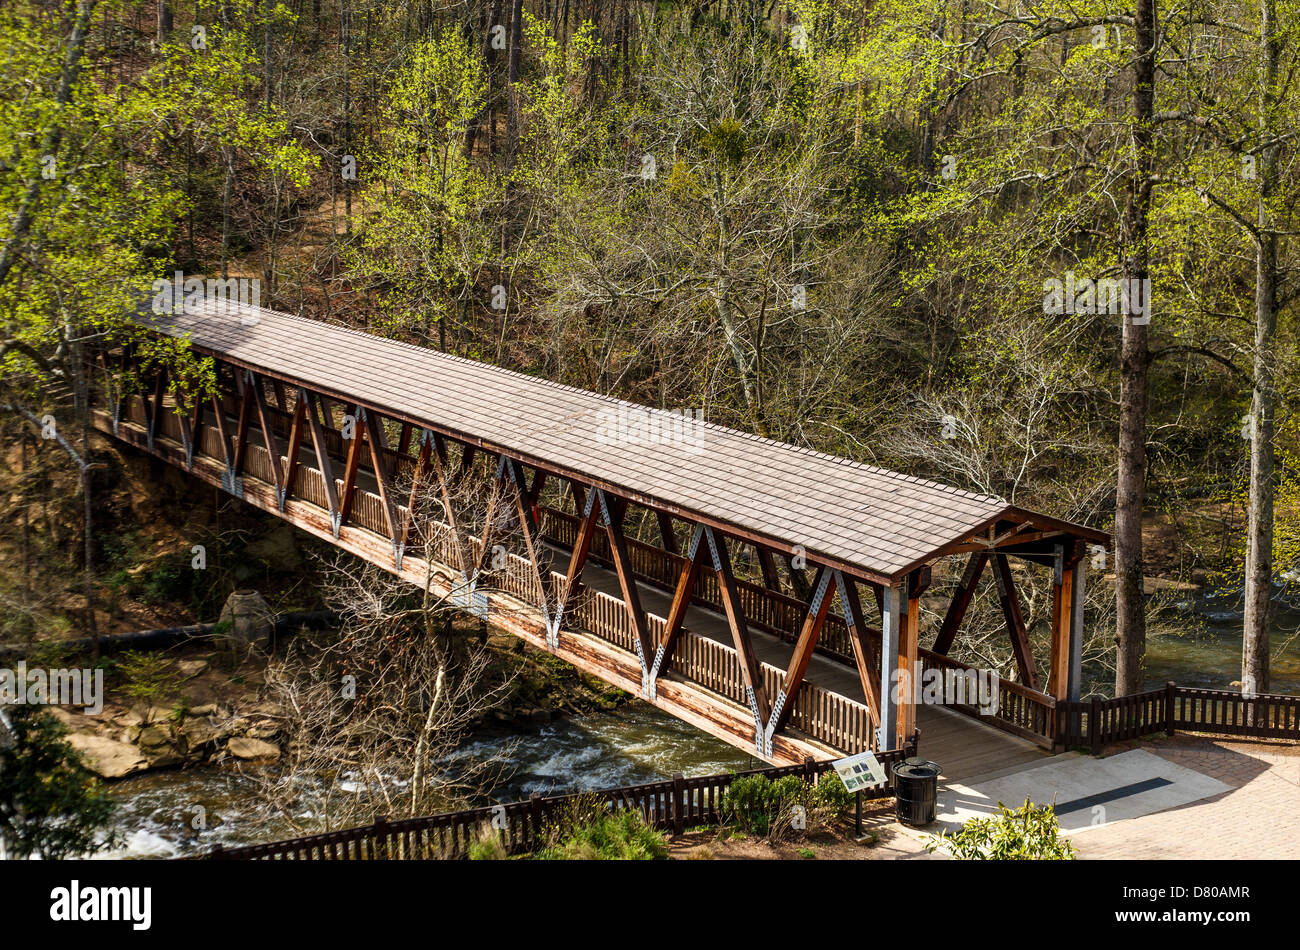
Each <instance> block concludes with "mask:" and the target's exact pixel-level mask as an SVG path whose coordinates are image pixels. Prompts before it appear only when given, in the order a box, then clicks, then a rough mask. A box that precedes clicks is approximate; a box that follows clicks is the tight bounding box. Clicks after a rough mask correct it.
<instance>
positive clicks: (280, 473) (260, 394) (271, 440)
mask: <svg viewBox="0 0 1300 950" xmlns="http://www.w3.org/2000/svg"><path fill="white" fill-rule="evenodd" d="M247 385H248V386H249V387H250V388H251V390H252V394H253V403H254V405H255V406H256V408H257V424H258V425H259V426H261V428H262V442H263V443H264V444H265V446H266V454H267V455H268V456H270V459H271V478H272V479H273V480H274V482H275V493H276V496H277V498H278V500H279V502H280V510H281V511H283V510H284V500H285V496H286V494H287V493H288V487H287V486H286V485H285V480H284V470H283V469H282V468H281V467H280V444H279V442H278V441H277V439H276V437H275V430H274V429H273V428H271V414H270V412H268V411H267V407H266V393H265V392H264V391H263V390H262V380H261V379H260V378H259V377H257V376H253V377H251V378H250V379H249V380H248V381H247Z"/></svg>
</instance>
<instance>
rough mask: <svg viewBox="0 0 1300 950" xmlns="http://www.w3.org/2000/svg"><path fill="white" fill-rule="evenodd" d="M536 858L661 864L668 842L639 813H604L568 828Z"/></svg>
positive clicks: (631, 811)
mask: <svg viewBox="0 0 1300 950" xmlns="http://www.w3.org/2000/svg"><path fill="white" fill-rule="evenodd" d="M537 857H538V858H540V859H542V860H548V861H662V860H664V859H665V858H667V857H668V840H667V838H665V837H664V835H662V834H661V833H659V832H658V831H655V830H654V829H653V828H651V827H650V826H649V825H647V824H646V823H645V820H644V819H643V818H642V817H641V813H640V812H639V811H635V810H633V809H625V810H622V811H616V812H605V813H603V814H598V815H595V816H592V817H590V818H588V819H587V820H586V821H583V822H581V823H579V824H577V825H574V826H571V827H569V828H568V829H567V830H565V831H564V832H563V833H562V834H561V835H560V836H559V838H558V840H557V841H556V842H555V843H554V844H553V845H551V846H550V847H548V848H546V849H544V850H542V851H540V852H538V854H537Z"/></svg>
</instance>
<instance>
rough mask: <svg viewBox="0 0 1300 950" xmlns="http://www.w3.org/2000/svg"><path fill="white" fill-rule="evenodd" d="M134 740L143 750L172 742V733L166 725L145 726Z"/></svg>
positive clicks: (159, 747) (157, 747)
mask: <svg viewBox="0 0 1300 950" xmlns="http://www.w3.org/2000/svg"><path fill="white" fill-rule="evenodd" d="M135 741H136V743H137V744H138V745H139V746H140V748H141V749H143V750H145V751H148V750H150V749H161V748H164V747H165V746H170V745H171V744H172V733H171V730H170V729H168V728H167V727H166V726H161V725H153V726H145V727H144V728H143V729H141V730H140V735H139V736H137V737H136V740H135Z"/></svg>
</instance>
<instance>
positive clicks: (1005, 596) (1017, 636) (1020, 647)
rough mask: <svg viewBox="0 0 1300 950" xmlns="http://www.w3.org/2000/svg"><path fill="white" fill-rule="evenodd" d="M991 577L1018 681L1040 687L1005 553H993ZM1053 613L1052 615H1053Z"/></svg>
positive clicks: (1036, 667) (1018, 598)
mask: <svg viewBox="0 0 1300 950" xmlns="http://www.w3.org/2000/svg"><path fill="white" fill-rule="evenodd" d="M993 577H994V579H995V580H996V581H997V582H998V600H1000V601H1001V602H1002V616H1003V617H1004V618H1005V619H1006V622H1007V634H1008V636H1010V638H1011V652H1012V653H1013V654H1014V655H1015V658H1016V669H1017V670H1018V671H1019V673H1020V682H1022V683H1024V684H1025V685H1026V686H1028V687H1029V688H1030V689H1041V687H1040V686H1039V685H1038V666H1037V664H1035V662H1034V651H1033V647H1032V646H1031V645H1030V643H1029V634H1028V632H1027V631H1026V630H1025V618H1024V616H1023V615H1022V614H1021V612H1020V597H1019V595H1018V594H1017V593H1016V585H1015V582H1014V581H1013V579H1012V577H1011V567H1010V565H1008V564H1007V556H1006V555H1005V554H994V555H993ZM1055 616H1056V615H1055V613H1053V617H1055Z"/></svg>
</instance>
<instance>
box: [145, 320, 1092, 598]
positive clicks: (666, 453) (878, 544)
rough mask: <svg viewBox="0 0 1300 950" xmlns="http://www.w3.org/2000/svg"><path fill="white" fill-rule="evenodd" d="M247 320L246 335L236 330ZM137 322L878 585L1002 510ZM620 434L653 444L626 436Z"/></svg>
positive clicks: (518, 376) (725, 444)
mask: <svg viewBox="0 0 1300 950" xmlns="http://www.w3.org/2000/svg"><path fill="white" fill-rule="evenodd" d="M254 312H255V313H256V314H257V317H258V319H257V322H256V323H255V324H254V325H246V324H245V323H243V322H242V321H241V314H248V313H254ZM143 319H144V320H145V321H146V322H149V323H151V324H152V325H154V326H156V327H158V329H160V330H162V331H163V332H165V333H168V334H170V335H174V336H188V337H189V338H190V340H191V343H192V344H193V345H194V346H195V347H196V348H197V349H198V350H200V351H203V352H207V353H210V354H213V355H217V356H221V357H224V358H227V359H230V360H231V361H233V362H235V363H238V364H241V365H245V366H248V367H250V368H252V369H254V370H258V371H263V372H266V373H268V374H270V375H272V376H280V377H283V378H286V379H288V380H292V381H296V382H301V383H302V384H303V385H305V386H307V387H308V388H314V389H318V390H321V391H324V392H326V393H331V394H335V395H338V396H345V397H348V398H349V399H351V400H355V401H357V402H359V403H361V404H362V405H367V406H370V407H372V408H375V409H378V410H381V411H386V412H388V413H392V414H396V415H398V416H401V417H405V418H407V419H410V420H411V421H414V422H419V423H427V424H429V425H431V426H433V427H435V428H439V429H443V430H446V431H448V432H450V433H452V434H453V435H459V436H462V437H465V438H467V439H468V440H469V441H473V442H479V443H484V444H487V445H490V446H493V447H499V448H501V449H504V450H507V451H509V452H513V453H517V454H519V455H520V456H523V457H526V458H529V459H535V460H537V461H539V462H542V463H546V464H549V465H551V466H554V467H557V468H561V469H567V470H569V471H570V472H573V473H577V474H581V475H585V476H588V477H589V478H591V479H593V480H595V481H598V482H602V483H605V484H607V485H609V486H611V487H612V488H616V489H619V488H621V489H623V490H625V491H627V492H629V493H635V494H639V495H642V496H648V497H649V498H651V499H654V500H658V501H661V502H664V503H666V504H668V505H671V506H673V507H676V508H678V509H681V510H682V511H684V512H689V513H694V514H697V515H700V516H703V517H704V518H707V519H710V520H713V521H716V522H719V523H721V524H723V525H728V526H734V527H736V528H740V529H743V530H744V531H747V532H752V533H754V534H757V535H760V536H763V537H764V538H767V539H770V540H772V541H775V542H778V546H779V545H780V543H781V542H784V545H785V546H787V547H790V546H794V545H801V546H803V547H804V548H805V549H806V550H807V552H808V555H809V559H810V560H812V561H816V560H818V559H819V558H818V557H817V556H818V555H821V556H823V558H824V559H828V560H832V561H840V562H843V563H844V564H845V565H846V566H853V567H857V568H859V569H860V570H862V571H865V572H866V573H868V574H873V575H876V576H879V577H885V578H892V577H897V576H898V575H900V574H901V573H903V572H904V571H906V570H908V569H909V568H911V567H914V566H916V565H917V564H918V563H919V562H920V561H922V560H924V559H926V558H928V557H929V556H931V555H933V554H934V553H935V552H936V551H937V550H938V549H939V548H941V547H943V546H944V545H947V544H951V543H953V542H956V541H960V540H962V539H964V538H966V537H968V536H969V535H970V534H972V533H973V532H975V531H977V530H980V529H981V528H983V527H984V526H985V525H987V524H989V523H990V522H991V521H993V520H995V519H997V518H999V517H1002V516H1005V515H1007V514H1011V513H1013V512H1015V511H1016V509H1013V508H1011V507H1010V506H1009V505H1008V504H1007V502H1005V501H1003V500H1002V499H1000V498H994V497H990V496H987V495H977V494H973V493H971V492H966V491H962V490H960V489H957V488H953V487H950V486H947V485H941V484H938V483H936V482H931V481H926V480H925V479H921V478H915V477H913V476H909V475H902V474H899V473H897V472H891V471H887V470H885V469H881V468H876V467H873V466H870V465H864V464H862V463H860V462H854V461H850V460H848V459H844V458H839V457H837V456H833V455H826V454H824V453H821V452H815V451H812V450H810V449H804V448H799V447H797V446H793V445H788V444H786V443H782V442H776V441H773V440H771V439H764V438H761V437H759V436H755V435H750V434H748V433H744V432H739V431H736V430H734V429H728V428H725V427H723V426H719V425H714V424H712V423H703V422H695V421H694V420H689V421H684V420H683V418H682V416H680V415H675V414H673V413H670V412H666V411H663V410H655V409H647V408H646V407H644V406H639V405H637V404H635V403H629V402H625V401H622V400H618V399H614V398H612V397H609V396H602V395H599V394H597V393H592V392H587V391H585V390H580V389H575V388H573V387H571V386H563V385H560V384H558V383H553V382H549V381H547V380H543V379H538V378H536V377H533V376H528V375H525V374H523V373H518V372H514V371H511V370H506V369H501V368H499V367H496V366H490V365H487V364H484V363H478V362H475V361H473V360H469V359H464V358H462V357H457V356H450V355H448V354H445V353H441V352H438V351H436V350H429V349H424V348H421V347H417V346H413V345H411V344H408V343H400V342H397V341H394V340H387V339H383V338H381V337H377V336H373V335H370V334H367V333H361V332H359V331H356V330H349V329H345V328H341V327H336V326H331V325H329V324H326V323H322V322H319V321H316V320H310V319H306V318H303V317H295V316H292V315H289V314H284V313H276V312H274V311H270V310H264V309H257V310H253V309H252V308H246V307H245V308H240V309H239V310H234V309H231V310H227V311H224V312H216V311H208V312H204V313H201V314H174V315H170V314H169V315H167V316H163V317H159V316H155V315H153V314H149V315H147V316H146V317H144V318H143ZM620 424H622V425H623V426H624V427H625V428H624V429H623V430H620V428H619V427H620ZM629 426H644V427H648V428H650V429H654V428H659V429H661V430H664V431H666V435H667V437H666V438H662V439H659V440H657V441H651V442H646V441H644V440H638V439H637V438H635V437H634V434H633V435H632V437H626V436H629V432H628V431H627V427H629ZM621 436H624V437H621ZM1082 530H1083V531H1085V532H1087V530H1088V529H1082Z"/></svg>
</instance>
